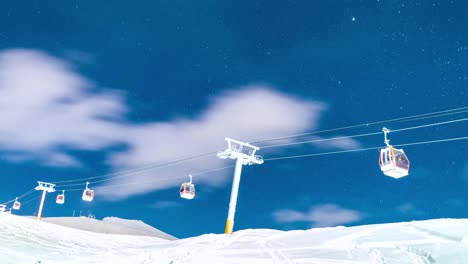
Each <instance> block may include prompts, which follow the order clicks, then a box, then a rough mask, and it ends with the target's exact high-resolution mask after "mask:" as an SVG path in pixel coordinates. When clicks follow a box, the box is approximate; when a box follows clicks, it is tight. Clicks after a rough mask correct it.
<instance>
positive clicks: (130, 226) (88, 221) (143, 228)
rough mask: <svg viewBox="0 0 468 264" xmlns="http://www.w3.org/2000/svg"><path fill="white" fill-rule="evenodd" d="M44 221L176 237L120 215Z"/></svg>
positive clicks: (97, 230) (137, 233) (88, 229)
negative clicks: (102, 217) (119, 216)
mask: <svg viewBox="0 0 468 264" xmlns="http://www.w3.org/2000/svg"><path fill="white" fill-rule="evenodd" d="M42 221H45V222H48V223H53V224H57V225H62V226H66V227H72V228H76V229H80V230H86V231H91V232H96V233H104V234H118V235H134V236H153V237H158V238H162V239H167V240H175V239H176V238H175V237H173V236H171V235H169V234H167V233H164V232H162V231H161V230H158V229H156V228H154V227H152V226H150V225H147V224H145V223H144V222H142V221H140V220H127V219H122V218H118V217H105V218H104V219H102V221H101V220H97V219H93V218H87V217H47V218H42Z"/></svg>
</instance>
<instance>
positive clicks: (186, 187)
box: [180, 182, 195, 199]
mask: <svg viewBox="0 0 468 264" xmlns="http://www.w3.org/2000/svg"><path fill="white" fill-rule="evenodd" d="M180 197H181V198H184V199H193V198H194V197H195V185H194V184H192V183H188V182H185V183H182V185H181V186H180Z"/></svg>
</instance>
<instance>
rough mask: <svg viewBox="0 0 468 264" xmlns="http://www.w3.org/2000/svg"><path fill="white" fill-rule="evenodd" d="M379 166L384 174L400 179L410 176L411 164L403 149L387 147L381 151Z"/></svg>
mask: <svg viewBox="0 0 468 264" xmlns="http://www.w3.org/2000/svg"><path fill="white" fill-rule="evenodd" d="M379 165H380V169H381V170H382V172H383V174H385V175H387V176H389V177H392V178H395V179H399V178H401V177H404V176H407V175H408V172H409V165H410V164H409V160H408V157H406V154H405V152H404V151H403V149H396V148H394V147H392V146H387V147H386V148H384V149H381V150H380V156H379Z"/></svg>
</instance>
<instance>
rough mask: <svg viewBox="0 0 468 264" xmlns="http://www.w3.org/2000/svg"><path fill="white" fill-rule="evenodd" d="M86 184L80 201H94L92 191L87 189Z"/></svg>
mask: <svg viewBox="0 0 468 264" xmlns="http://www.w3.org/2000/svg"><path fill="white" fill-rule="evenodd" d="M88 184H89V182H86V188H85V189H84V191H83V195H82V196H81V199H83V201H88V202H91V201H92V200H93V199H94V190H91V189H89V188H88Z"/></svg>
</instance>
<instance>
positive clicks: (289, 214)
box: [273, 204, 363, 227]
mask: <svg viewBox="0 0 468 264" xmlns="http://www.w3.org/2000/svg"><path fill="white" fill-rule="evenodd" d="M273 217H274V218H275V220H276V221H277V222H278V223H294V222H309V223H310V224H311V226H312V227H332V226H337V225H342V224H348V223H353V222H357V221H359V220H361V219H362V218H363V216H362V214H361V213H360V212H359V211H355V210H350V209H345V208H342V207H340V206H339V205H335V204H323V205H319V206H315V207H312V208H310V209H309V211H307V212H300V211H296V210H290V209H284V210H279V211H277V212H275V213H273Z"/></svg>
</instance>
